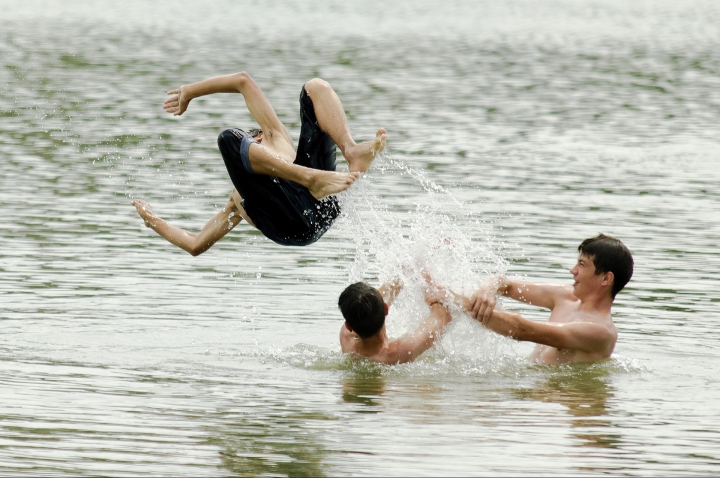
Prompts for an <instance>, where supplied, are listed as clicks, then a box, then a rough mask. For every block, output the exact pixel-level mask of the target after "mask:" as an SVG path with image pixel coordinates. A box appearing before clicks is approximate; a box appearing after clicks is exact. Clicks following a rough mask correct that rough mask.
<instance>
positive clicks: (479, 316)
mask: <svg viewBox="0 0 720 478" xmlns="http://www.w3.org/2000/svg"><path fill="white" fill-rule="evenodd" d="M496 301H497V289H494V290H493V289H492V288H490V287H487V286H483V287H480V288H479V289H478V290H476V291H475V293H474V294H473V295H472V297H471V298H470V302H471V304H472V305H471V307H470V310H469V312H470V315H471V316H472V317H473V319H475V320H478V321H480V322H481V323H483V324H486V323H487V321H488V320H490V316H491V315H492V313H493V310H495V303H496Z"/></svg>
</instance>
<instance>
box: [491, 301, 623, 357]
mask: <svg viewBox="0 0 720 478" xmlns="http://www.w3.org/2000/svg"><path fill="white" fill-rule="evenodd" d="M481 323H482V324H483V325H484V326H485V327H487V328H488V329H490V330H492V331H494V332H497V333H498V334H500V335H504V336H506V337H511V338H513V339H515V340H520V341H527V342H534V343H536V344H542V345H549V346H550V347H555V348H556V349H565V350H581V351H583V352H602V351H604V350H605V349H606V348H607V347H608V346H609V345H612V344H613V343H614V338H613V334H612V333H611V332H610V330H609V329H608V328H607V327H605V326H603V325H601V324H596V323H594V322H569V323H554V322H546V323H542V322H533V321H530V320H527V319H525V318H523V317H522V316H521V315H520V314H516V313H512V312H507V311H505V310H502V309H495V310H494V311H493V313H492V315H491V317H490V319H488V320H483V321H481Z"/></svg>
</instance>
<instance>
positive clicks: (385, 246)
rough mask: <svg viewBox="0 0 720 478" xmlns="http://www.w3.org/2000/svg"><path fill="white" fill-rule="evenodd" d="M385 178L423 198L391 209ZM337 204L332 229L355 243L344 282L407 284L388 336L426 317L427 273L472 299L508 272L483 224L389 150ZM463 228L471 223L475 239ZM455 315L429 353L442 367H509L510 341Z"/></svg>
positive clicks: (511, 357) (455, 311)
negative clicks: (385, 193) (382, 182)
mask: <svg viewBox="0 0 720 478" xmlns="http://www.w3.org/2000/svg"><path fill="white" fill-rule="evenodd" d="M386 175H387V176H393V177H395V178H398V179H399V178H403V180H405V179H406V178H408V177H409V178H410V180H411V181H412V182H413V183H414V186H415V187H420V188H422V190H423V191H424V193H425V194H424V197H422V198H421V199H420V200H417V201H416V202H415V204H414V207H411V208H408V207H407V205H402V204H401V206H399V207H393V206H392V205H391V204H390V203H389V198H386V197H383V196H382V192H381V191H380V190H379V189H380V187H379V186H376V184H377V183H378V182H379V180H380V176H386ZM383 179H384V180H387V178H383ZM340 202H341V206H342V210H343V213H342V220H341V221H339V222H338V225H337V227H339V228H341V229H342V231H343V232H345V233H346V234H348V235H350V236H351V237H353V241H354V247H355V251H354V260H353V262H352V263H351V264H350V267H349V268H348V277H347V281H348V282H349V283H352V282H357V281H361V280H364V281H367V282H369V283H371V284H373V285H375V286H379V285H380V284H382V283H385V282H389V281H392V280H394V279H395V278H400V279H401V280H402V281H403V283H404V285H405V287H404V289H403V291H402V292H401V293H400V294H399V295H398V297H397V299H396V301H395V303H394V304H393V307H392V308H391V312H390V314H389V316H388V320H387V329H388V334H389V336H391V337H398V336H400V335H402V334H404V333H406V332H408V331H410V330H413V329H414V328H416V327H417V326H418V325H419V324H420V323H421V322H422V321H423V320H424V319H425V318H426V317H427V315H428V307H427V305H426V304H425V302H424V295H423V289H424V287H425V280H424V279H423V272H424V271H427V272H429V273H430V275H431V277H432V278H433V280H434V281H435V282H436V283H438V284H441V285H444V286H447V287H450V288H452V289H453V290H455V291H456V292H459V293H463V294H467V295H469V294H471V293H472V291H473V290H475V289H476V288H477V287H478V286H479V285H480V284H481V283H482V282H483V281H484V280H485V279H486V278H487V277H488V276H490V275H493V274H500V273H504V272H505V270H506V268H507V261H506V260H505V259H504V258H503V257H501V256H500V254H499V252H498V247H497V244H496V240H495V237H494V231H493V230H492V228H491V226H490V225H489V224H488V223H486V222H485V221H483V220H482V218H479V217H477V216H476V215H474V214H473V213H472V212H470V211H469V208H466V207H465V205H464V204H463V202H462V201H460V200H458V199H457V198H456V197H455V196H454V195H453V194H452V191H450V190H448V189H446V188H444V187H442V186H440V185H438V184H436V183H435V182H433V181H432V180H431V179H429V178H428V176H427V174H426V173H425V172H424V171H418V170H416V169H414V168H412V167H410V166H408V165H407V164H405V163H404V162H403V161H401V160H399V159H396V158H394V157H393V156H392V155H391V154H389V153H387V152H385V153H383V154H382V155H381V156H380V157H379V158H378V159H377V161H376V164H375V165H374V167H373V169H372V170H371V171H370V172H369V173H368V174H367V175H366V176H365V178H363V179H362V180H360V181H358V183H357V184H356V186H354V187H353V188H351V189H350V190H349V191H348V192H346V193H344V194H342V195H341V196H340ZM398 209H401V210H399V211H398ZM467 224H472V225H473V227H472V232H473V233H472V235H471V234H469V233H468V232H467V227H466V226H467ZM452 312H453V323H452V325H451V326H450V328H449V329H448V331H447V332H446V334H445V336H444V338H443V340H442V341H441V342H440V344H439V345H438V346H437V347H436V352H434V353H435V354H436V355H437V357H436V359H439V360H440V361H442V362H445V363H444V365H443V367H444V368H446V369H447V367H448V366H449V367H450V368H454V369H457V370H461V371H463V372H466V371H476V372H478V371H479V372H485V371H488V370H492V369H497V368H498V367H501V366H502V364H503V363H506V362H507V361H508V360H510V361H514V357H516V356H517V354H516V353H515V352H514V351H513V350H512V346H509V345H508V344H509V343H511V341H509V340H507V339H505V338H502V337H499V336H497V335H495V334H492V333H488V332H487V331H486V330H484V329H483V328H482V327H481V326H480V325H479V324H477V323H476V322H474V321H473V320H472V319H471V318H470V317H469V316H467V315H465V314H464V313H463V311H462V310H460V309H459V308H454V309H453V310H452ZM438 354H439V355H438ZM438 357H439V358H438Z"/></svg>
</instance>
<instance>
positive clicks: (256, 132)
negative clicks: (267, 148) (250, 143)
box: [248, 128, 263, 143]
mask: <svg viewBox="0 0 720 478" xmlns="http://www.w3.org/2000/svg"><path fill="white" fill-rule="evenodd" d="M248 134H249V135H250V136H252V138H253V139H254V140H255V141H257V142H258V143H260V142H261V141H262V139H263V130H261V129H260V128H253V129H251V130H250V131H248Z"/></svg>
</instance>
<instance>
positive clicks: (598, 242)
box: [578, 234, 634, 298]
mask: <svg viewBox="0 0 720 478" xmlns="http://www.w3.org/2000/svg"><path fill="white" fill-rule="evenodd" d="M578 252H580V254H582V255H584V256H588V257H592V260H593V264H595V274H604V273H606V272H612V273H613V275H614V276H615V279H614V280H613V285H612V289H611V291H610V293H611V294H612V297H613V298H615V296H616V295H617V293H618V292H620V291H621V290H622V289H623V287H625V284H627V283H628V282H629V281H630V278H631V277H632V275H633V265H634V261H633V258H632V254H631V253H630V250H629V249H628V248H627V247H626V246H625V244H623V243H622V241H620V239H615V238H614V237H610V236H606V235H605V234H598V235H597V236H595V237H591V238H589V239H585V240H584V241H582V243H581V244H580V246H578Z"/></svg>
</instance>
